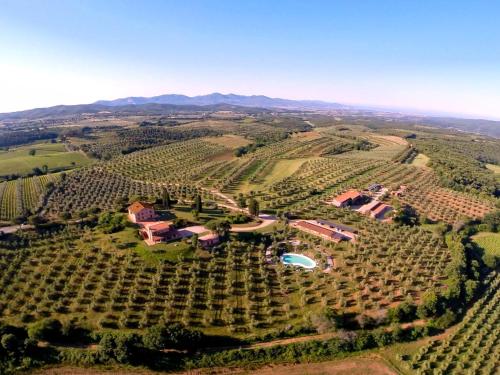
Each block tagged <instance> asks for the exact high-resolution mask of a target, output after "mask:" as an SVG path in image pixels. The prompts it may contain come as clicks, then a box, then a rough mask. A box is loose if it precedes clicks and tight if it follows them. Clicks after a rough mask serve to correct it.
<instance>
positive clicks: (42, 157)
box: [0, 143, 91, 176]
mask: <svg viewBox="0 0 500 375" xmlns="http://www.w3.org/2000/svg"><path fill="white" fill-rule="evenodd" d="M30 150H35V155H30V154H29V152H30ZM90 162H91V160H90V159H89V158H87V157H86V156H85V155H84V154H83V153H80V152H68V151H66V148H65V147H64V145H63V144H62V143H37V144H33V145H27V146H22V147H16V148H13V149H10V150H8V151H0V176H5V175H8V174H27V173H30V172H32V170H33V168H36V167H38V168H42V166H43V165H46V166H47V167H48V168H49V171H54V170H59V169H70V168H73V167H75V166H82V165H86V164H89V163H90Z"/></svg>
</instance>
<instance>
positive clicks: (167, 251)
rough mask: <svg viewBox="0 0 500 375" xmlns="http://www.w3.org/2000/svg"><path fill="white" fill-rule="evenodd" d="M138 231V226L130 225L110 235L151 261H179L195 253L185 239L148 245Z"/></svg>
mask: <svg viewBox="0 0 500 375" xmlns="http://www.w3.org/2000/svg"><path fill="white" fill-rule="evenodd" d="M136 231H137V228H133V227H128V228H125V229H124V230H123V231H121V232H118V233H113V234H112V235H110V236H111V238H113V239H115V240H116V241H117V242H118V243H120V244H121V245H122V246H123V247H125V248H128V249H132V250H134V251H136V252H137V254H139V255H140V256H141V257H142V258H143V259H144V260H145V261H147V262H150V263H157V262H159V261H162V260H167V261H171V262H179V261H181V260H183V259H189V258H192V257H193V255H194V251H193V250H192V249H191V248H190V246H189V244H187V243H186V242H184V241H175V242H170V243H161V244H157V245H154V246H148V245H146V243H145V242H144V241H142V240H140V239H138V238H137V237H136V234H135V233H136Z"/></svg>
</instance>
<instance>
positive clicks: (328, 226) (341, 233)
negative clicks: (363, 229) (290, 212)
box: [292, 220, 357, 243]
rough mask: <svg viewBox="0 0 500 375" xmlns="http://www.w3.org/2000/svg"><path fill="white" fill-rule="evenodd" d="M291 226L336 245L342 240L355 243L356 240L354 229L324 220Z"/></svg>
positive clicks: (305, 221) (308, 221)
mask: <svg viewBox="0 0 500 375" xmlns="http://www.w3.org/2000/svg"><path fill="white" fill-rule="evenodd" d="M292 226H294V227H295V228H297V229H299V230H301V231H303V232H307V233H310V234H313V235H315V236H319V237H322V238H324V239H325V240H328V241H333V242H336V243H338V242H340V241H343V240H346V241H355V240H356V238H357V234H356V232H357V231H356V229H354V228H351V227H348V226H346V225H341V224H336V223H332V222H329V221H326V220H299V221H297V222H295V223H292Z"/></svg>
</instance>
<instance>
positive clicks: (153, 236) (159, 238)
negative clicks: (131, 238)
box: [139, 221, 181, 245]
mask: <svg viewBox="0 0 500 375" xmlns="http://www.w3.org/2000/svg"><path fill="white" fill-rule="evenodd" d="M139 233H140V234H141V236H142V238H143V239H144V241H145V242H146V243H147V244H148V245H154V244H157V243H160V242H167V241H171V240H176V239H178V238H181V235H180V234H179V232H178V231H177V229H175V227H174V225H173V223H172V222H171V221H154V222H150V223H144V225H143V226H142V228H141V229H140V230H139Z"/></svg>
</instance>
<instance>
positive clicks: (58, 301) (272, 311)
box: [0, 211, 449, 334]
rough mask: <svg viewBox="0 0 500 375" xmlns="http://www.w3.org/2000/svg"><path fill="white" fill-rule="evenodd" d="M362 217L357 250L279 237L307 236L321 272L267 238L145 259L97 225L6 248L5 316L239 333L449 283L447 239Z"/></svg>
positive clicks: (358, 308) (373, 305)
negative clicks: (286, 256) (199, 253)
mask: <svg viewBox="0 0 500 375" xmlns="http://www.w3.org/2000/svg"><path fill="white" fill-rule="evenodd" d="M332 212H335V211H332ZM323 215H324V216H325V217H333V216H331V215H329V213H328V212H323ZM346 219H347V217H346ZM360 220H364V221H360V222H358V223H357V225H358V227H359V228H360V235H361V241H360V242H358V243H356V244H355V245H353V246H348V247H345V246H344V245H339V246H333V247H332V246H330V245H328V244H326V243H322V242H321V241H318V239H317V238H314V237H311V236H307V235H303V234H301V233H290V234H288V235H286V234H282V235H278V234H277V233H276V235H277V236H278V237H276V239H277V240H278V239H282V240H286V239H287V236H292V237H290V238H297V237H295V236H298V238H299V239H300V240H301V241H302V245H300V249H302V250H301V251H305V252H306V253H307V254H309V255H310V256H312V257H315V258H316V259H317V260H318V262H319V264H320V269H317V270H316V271H314V272H305V271H302V272H300V271H297V270H293V269H291V268H285V267H284V266H283V265H282V264H281V263H279V262H272V263H269V262H268V260H267V259H266V256H265V246H264V244H263V243H260V244H252V243H248V242H241V241H239V240H238V239H237V238H234V239H233V240H231V241H230V242H227V243H226V244H225V245H223V246H221V247H220V248H218V250H217V251H215V252H213V253H212V256H210V257H206V256H205V257H200V258H197V259H195V260H191V261H190V260H184V261H183V262H180V263H177V264H173V263H167V262H155V263H151V262H145V261H144V260H143V259H142V258H141V257H140V256H139V255H138V254H137V253H136V252H135V251H134V250H131V249H128V245H127V243H124V242H122V241H121V240H120V239H119V237H116V238H114V237H113V236H111V238H110V239H108V240H105V239H104V238H103V237H102V235H101V234H100V233H99V232H98V231H95V230H89V229H87V230H77V229H74V230H73V231H71V232H63V233H60V234H58V235H54V236H50V237H46V238H38V239H37V240H31V247H30V248H29V249H26V250H24V251H22V252H13V251H11V250H8V249H3V250H2V257H1V259H2V265H1V267H2V269H4V270H5V271H4V272H3V277H2V279H1V281H0V285H1V290H2V296H1V301H3V304H2V305H1V308H0V310H1V314H2V315H3V316H4V317H6V318H9V319H14V320H15V319H17V318H19V317H20V318H21V319H28V320H29V319H33V318H37V319H38V318H42V317H47V316H60V315H68V316H81V315H85V316H87V317H88V318H89V319H91V321H92V323H93V324H96V325H97V326H99V327H101V328H144V327H148V326H151V325H154V324H156V323H158V322H160V321H165V322H180V323H183V324H186V325H188V326H197V327H201V328H204V329H205V330H207V332H219V333H220V332H225V333H234V334H238V333H245V332H246V333H248V332H255V330H260V329H263V330H266V329H270V328H280V327H281V328H282V327H285V326H286V325H288V324H291V323H292V322H297V323H298V324H304V323H305V321H304V320H303V319H304V311H311V312H314V311H317V310H318V309H321V308H323V307H325V306H329V307H333V308H335V309H339V311H345V312H353V313H356V314H360V313H364V314H368V315H374V316H376V315H377V313H378V311H380V309H384V308H388V307H391V306H392V305H394V304H397V303H398V302H400V301H402V300H403V299H405V298H406V297H407V296H408V295H411V296H412V297H413V298H414V299H415V300H416V301H418V299H419V296H420V294H421V293H422V292H423V291H425V290H426V289H427V288H429V287H436V286H439V285H440V284H439V280H440V279H441V278H442V277H443V274H444V269H445V267H446V264H447V263H448V261H449V252H448V250H447V249H446V246H445V245H444V243H443V242H442V241H441V240H440V239H438V238H435V237H433V236H432V235H431V234H430V233H428V232H425V231H423V230H421V229H418V228H407V229H403V232H404V233H402V232H401V230H396V229H395V228H393V227H391V226H387V225H383V224H378V225H371V226H367V225H366V224H368V223H369V222H368V221H367V219H364V218H361V219H360ZM346 221H347V220H346ZM325 252H327V253H328V254H330V255H333V256H334V257H335V259H336V262H337V263H336V264H337V267H336V268H335V269H334V270H332V271H331V272H330V273H324V272H322V271H321V269H323V268H325V267H326V263H325V257H324V255H325ZM388 259H390V261H389V260H388ZM23 314H24V315H25V316H24V317H23V316H22V315H23ZM16 317H17V318H16Z"/></svg>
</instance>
